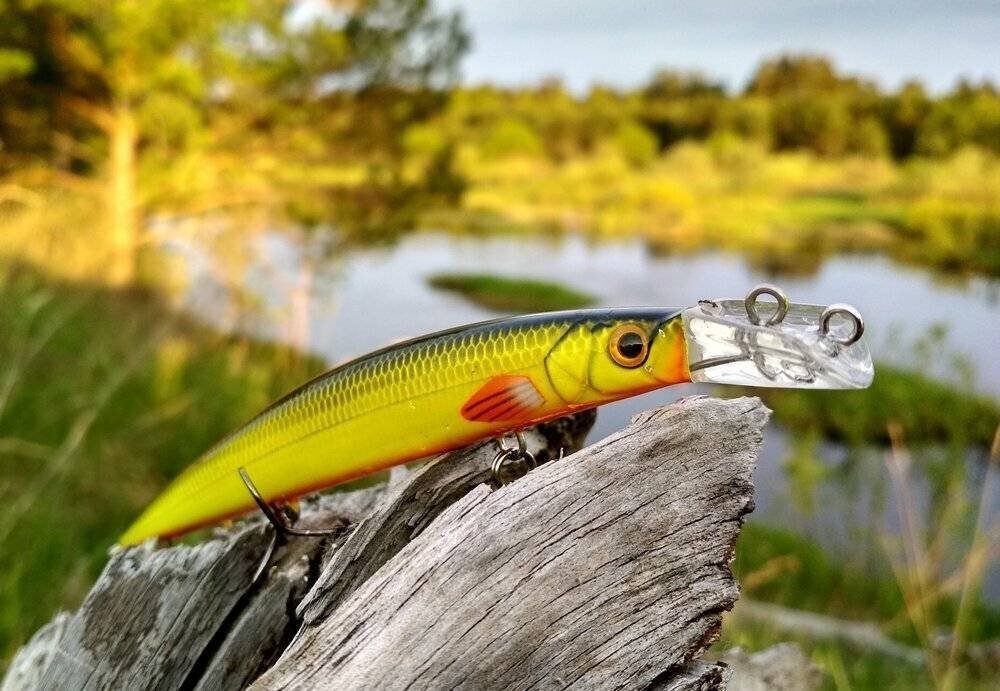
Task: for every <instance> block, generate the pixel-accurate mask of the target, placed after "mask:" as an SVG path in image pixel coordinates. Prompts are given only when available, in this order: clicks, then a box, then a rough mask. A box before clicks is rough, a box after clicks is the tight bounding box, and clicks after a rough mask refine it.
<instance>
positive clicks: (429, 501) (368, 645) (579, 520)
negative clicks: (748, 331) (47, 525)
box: [3, 397, 767, 691]
mask: <svg viewBox="0 0 1000 691" xmlns="http://www.w3.org/2000/svg"><path fill="white" fill-rule="evenodd" d="M591 419H592V418H591ZM766 419H767V411H766V409H765V408H764V407H763V406H762V405H761V404H760V402H759V401H758V400H756V399H736V400H728V401H724V400H717V399H710V398H701V397H699V398H691V399H685V400H683V401H680V402H678V403H676V404H674V405H671V406H668V407H666V408H662V409H659V410H655V411H652V412H648V413H644V414H642V415H639V416H638V417H637V418H636V419H635V420H634V421H633V422H632V424H631V425H630V426H629V427H628V428H626V429H625V430H623V431H622V432H620V433H618V434H616V435H614V436H612V437H610V438H608V439H606V440H604V441H601V442H599V443H597V444H595V445H593V446H591V447H588V448H587V449H584V450H583V451H580V452H578V453H575V454H572V455H569V456H567V457H565V458H563V459H561V460H558V461H556V462H552V463H545V464H543V465H542V466H541V467H539V468H538V469H537V470H534V471H532V472H530V473H528V474H527V475H526V476H525V477H522V478H520V479H518V480H517V481H515V482H513V483H511V484H509V485H506V486H504V487H502V488H500V489H496V490H493V489H491V488H489V487H488V486H486V485H484V484H483V481H484V480H485V479H486V478H487V476H488V467H489V462H490V460H491V459H492V455H493V449H492V447H491V446H490V445H480V446H477V447H474V448H471V449H467V450H465V451H462V452H459V453H457V454H452V455H451V456H450V457H445V458H443V459H440V460H438V461H435V462H432V463H429V464H427V465H425V466H423V467H422V468H420V469H419V470H417V471H414V472H410V473H408V474H407V473H396V474H395V475H394V478H393V481H391V482H390V483H388V484H387V485H384V486H380V487H375V488H371V489H366V490H361V491H357V492H350V493H341V494H335V495H328V496H324V497H322V498H321V499H319V500H318V501H313V502H311V503H309V504H308V505H307V506H306V508H305V511H304V513H303V522H304V523H305V524H307V525H318V524H323V525H328V524H330V522H331V521H334V520H337V521H340V522H342V523H344V524H347V525H349V527H348V528H347V529H345V531H344V532H343V533H342V534H341V535H339V536H338V537H337V538H335V539H329V540H324V541H315V540H305V539H299V540H294V541H293V542H291V543H290V544H289V545H287V546H286V547H285V548H284V549H283V550H282V551H281V552H280V553H279V555H278V558H277V560H276V562H275V563H274V564H273V565H272V566H271V568H270V570H269V572H268V576H267V578H266V579H265V580H264V582H262V583H259V584H257V585H256V586H253V587H252V586H251V584H250V582H249V581H250V575H249V574H251V573H252V571H253V569H254V568H255V567H256V564H257V559H258V558H259V556H260V554H261V550H262V549H263V546H264V543H265V538H266V531H265V529H264V528H263V527H262V526H261V525H260V524H259V522H251V523H249V524H244V525H242V526H240V527H237V528H235V529H232V530H229V531H225V532H221V533H220V535H219V537H217V538H216V539H214V540H211V541H208V542H205V543H203V544H200V545H197V546H193V547H191V546H178V547H173V548H170V549H154V548H153V546H152V545H147V546H144V547H141V548H136V549H130V550H124V551H121V552H118V553H116V554H115V555H113V556H112V559H111V562H110V563H109V565H108V567H107V569H106V570H105V572H104V574H103V575H102V577H101V579H100V580H99V581H98V583H97V585H95V587H94V589H93V590H92V591H91V593H90V595H89V596H88V597H87V599H86V601H85V602H84V604H83V606H82V607H81V609H80V610H79V611H78V612H77V613H76V614H74V615H60V616H59V617H57V618H56V620H54V621H53V622H52V623H51V624H49V625H48V626H47V627H45V628H44V629H42V631H40V632H39V633H38V634H37V635H36V637H35V638H34V639H33V640H32V641H31V642H30V643H29V644H28V645H27V646H25V648H24V649H23V650H22V651H21V652H20V653H19V654H18V656H17V658H16V659H15V661H14V663H13V665H12V667H11V669H10V670H9V672H8V675H7V678H6V679H5V681H4V684H3V689H4V691H9V690H13V689H21V688H103V687H109V686H110V687H126V686H127V687H150V688H151V687H182V688H205V689H208V688H212V689H215V688H224V689H228V688H243V687H244V686H246V685H247V684H249V683H251V682H253V686H254V688H258V689H284V688H335V689H344V688H389V689H394V688H404V687H414V688H452V687H459V688H505V689H506V688H515V689H528V688H555V687H563V686H575V687H578V688H619V687H627V688H635V687H639V688H643V687H644V688H657V689H667V688H669V689H694V688H721V687H723V686H724V684H725V681H726V678H727V675H728V670H727V668H726V667H725V666H724V665H720V664H716V663H710V662H703V661H699V660H698V659H697V658H698V656H699V655H700V654H701V653H702V652H703V651H704V650H705V649H706V648H707V647H708V646H709V645H710V644H711V643H712V642H713V641H714V639H715V637H716V636H717V633H718V630H719V627H720V624H721V616H722V613H723V612H724V611H726V610H728V609H729V608H731V607H732V605H733V604H734V602H735V601H736V598H737V594H738V589H737V586H736V584H735V583H734V581H733V579H732V575H731V573H730V571H729V568H728V565H729V561H730V559H731V556H732V550H733V546H734V544H735V541H736V538H737V536H738V534H739V529H740V525H741V523H742V519H743V516H744V515H745V514H746V513H747V512H749V511H750V510H752V506H753V501H752V489H753V488H752V484H751V474H752V471H753V467H754V464H755V460H756V456H757V452H758V450H759V447H760V443H761V435H762V432H761V430H762V428H763V425H764V423H765V421H766ZM588 425H589V422H588V421H587V420H584V421H583V422H582V423H581V422H580V420H579V419H576V420H575V421H574V420H573V419H570V421H569V422H566V421H565V420H564V421H559V422H557V423H555V424H550V425H547V426H545V428H544V429H543V434H542V436H541V437H539V436H538V435H536V436H535V437H534V442H533V444H534V448H535V449H536V450H538V452H539V454H540V455H541V456H543V457H551V456H557V455H558V449H559V447H567V446H570V447H572V446H573V445H574V442H576V441H578V440H579V439H580V438H581V437H582V433H583V432H584V431H585V428H586V427H587V426H588Z"/></svg>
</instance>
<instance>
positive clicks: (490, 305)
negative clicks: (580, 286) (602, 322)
mask: <svg viewBox="0 0 1000 691" xmlns="http://www.w3.org/2000/svg"><path fill="white" fill-rule="evenodd" d="M427 283H428V284H429V285H430V286H431V287H432V288H436V289H438V290H445V291H448V292H452V293H458V294H459V295H461V296H463V297H464V298H466V299H467V300H469V301H470V302H473V303H475V304H477V305H479V306H481V307H485V308H487V309H491V310H494V311H496V312H547V311H550V310H568V309H579V308H581V307H587V306H588V305H591V304H593V303H594V296H592V295H587V294H586V293H582V292H580V291H577V290H573V289H572V288H567V287H566V286H562V285H559V284H558V283H552V282H549V281H538V280H531V279H523V278H511V277H508V276H496V275H492V274H435V275H434V276H431V277H430V278H429V279H428V280H427Z"/></svg>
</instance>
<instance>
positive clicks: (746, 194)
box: [430, 140, 1000, 275]
mask: <svg viewBox="0 0 1000 691" xmlns="http://www.w3.org/2000/svg"><path fill="white" fill-rule="evenodd" d="M458 161H459V170H460V171H461V175H462V176H463V177H464V179H466V181H467V189H466V192H465V195H464V198H463V202H462V206H461V209H460V210H459V211H458V212H450V213H446V214H443V215H440V214H439V215H436V216H432V217H430V221H431V222H433V223H436V224H438V225H446V226H449V227H452V228H456V229H463V228H467V227H478V226H479V225H482V220H481V219H492V220H491V221H490V224H489V225H491V226H498V225H499V226H502V225H504V224H503V223H500V221H499V220H498V219H504V220H505V221H506V224H507V227H508V228H518V227H519V228H523V229H528V230H531V229H538V228H563V229H570V230H581V231H583V232H586V233H588V234H591V235H593V236H595V237H634V236H640V237H644V238H646V239H647V240H648V241H649V242H650V244H651V245H652V246H653V247H655V248H658V249H660V250H661V251H665V252H674V253H676V252H692V251H697V250H704V249H706V248H711V249H723V250H727V251H733V252H739V253H741V254H744V255H746V256H747V257H748V258H749V259H750V260H751V261H752V262H753V263H754V264H756V265H758V266H760V267H763V268H767V269H771V270H776V271H781V272H786V273H792V274H797V273H798V274H802V273H805V274H807V273H810V272H812V271H815V270H816V269H817V268H818V266H819V264H820V263H821V260H822V259H823V258H824V257H826V256H829V255H831V254H835V253H838V252H859V251H860V252H883V253H887V254H890V255H892V256H894V257H895V258H897V259H898V260H899V261H903V262H908V263H916V264H920V265H924V266H932V267H935V268H937V269H940V270H943V271H948V272H957V273H985V274H989V275H998V274H1000V197H998V195H997V190H998V189H1000V160H998V159H997V157H995V156H994V155H992V154H988V153H985V152H982V151H978V150H975V149H968V150H964V151H961V152H958V153H957V154H955V155H954V156H952V157H950V158H948V159H943V160H914V161H911V162H909V163H906V164H897V163H893V162H891V161H887V160H884V159H878V158H862V157H854V158H840V159H824V158H819V157H816V156H814V155H812V154H808V153H804V152H786V153H768V152H766V151H765V150H763V149H761V148H759V147H756V146H754V145H753V144H752V143H747V142H742V141H739V140H723V141H717V142H708V143H706V144H698V143H682V144H679V145H676V146H674V147H673V148H671V149H669V150H668V151H666V152H664V153H663V154H662V155H660V156H658V157H655V158H653V159H651V160H650V161H649V162H647V163H646V164H644V165H642V166H635V165H632V164H630V163H629V161H628V159H627V158H626V157H625V156H623V155H621V154H620V153H617V152H615V151H613V150H607V151H602V152H597V153H594V154H593V155H590V156H587V157H583V156H580V157H576V158H572V159H569V160H566V161H563V162H560V163H554V162H552V161H549V160H546V159H542V158H538V157H531V156H527V155H524V154H520V155H516V156H514V155H512V156H508V157H506V158H503V159H499V160H497V159H489V158H485V157H483V156H482V155H481V154H480V153H479V152H477V151H476V150H473V149H468V150H464V152H463V154H462V155H461V156H459V157H458Z"/></svg>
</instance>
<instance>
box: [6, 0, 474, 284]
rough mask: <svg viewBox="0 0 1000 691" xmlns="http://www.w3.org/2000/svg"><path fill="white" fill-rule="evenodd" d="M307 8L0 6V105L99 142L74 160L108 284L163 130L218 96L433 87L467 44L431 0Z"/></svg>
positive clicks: (9, 1)
mask: <svg viewBox="0 0 1000 691" xmlns="http://www.w3.org/2000/svg"><path fill="white" fill-rule="evenodd" d="M0 2H3V0H0ZM310 7H312V8H314V9H313V10H312V12H311V14H310V15H309V16H306V17H303V16H302V4H301V3H298V2H295V0H200V1H199V2H190V1H189V0H94V1H93V2H83V1H81V0H6V2H3V4H0V11H2V13H3V14H2V17H3V22H0V24H2V26H3V28H2V29H0V39H2V45H4V46H5V48H4V52H3V53H0V80H2V79H4V77H6V81H5V82H3V88H4V90H5V94H6V93H10V94H12V95H13V96H14V97H15V99H12V100H11V101H8V99H5V102H4V103H3V105H2V106H0V108H2V109H4V110H7V111H8V112H9V111H10V110H12V109H15V108H21V109H31V110H32V111H34V112H35V113H36V116H38V117H40V118H41V119H42V120H44V121H45V122H43V124H42V127H41V128H40V130H41V131H46V130H50V131H58V130H60V129H62V130H64V131H66V132H68V133H70V134H71V135H72V136H73V137H76V138H80V137H87V136H90V137H94V136H96V138H97V139H98V140H99V141H101V143H102V146H101V147H100V154H98V156H97V160H95V161H88V162H87V164H89V165H92V166H93V167H94V168H96V169H98V170H100V171H102V172H103V173H104V175H105V180H106V182H107V185H106V188H107V199H108V219H109V220H108V239H109V246H110V248H111V256H110V260H109V264H108V267H109V269H108V279H109V281H110V282H111V283H113V284H123V283H127V282H129V281H131V280H133V278H134V273H135V261H136V252H137V249H138V247H139V244H140V232H139V229H140V226H141V220H140V218H139V213H140V208H139V203H138V195H137V181H136V170H137V159H138V157H139V156H140V154H141V153H142V148H143V145H144V144H145V143H146V142H148V141H149V140H150V138H153V137H162V135H163V132H162V126H163V124H164V123H165V122H168V123H170V124H172V125H173V126H175V128H179V129H181V130H183V129H184V128H190V127H198V126H199V125H201V124H202V123H203V122H204V121H205V119H206V117H207V114H208V113H209V112H210V111H211V109H212V108H213V107H215V106H217V105H219V103H220V102H221V101H226V100H228V101H230V102H231V103H232V102H239V101H240V99H241V98H242V99H244V100H242V103H254V104H261V103H267V104H268V107H273V104H275V103H281V102H284V103H288V102H290V101H291V102H294V103H301V102H302V101H304V100H309V99H316V98H318V97H319V96H321V95H322V94H323V93H325V92H329V91H331V90H337V89H348V90H364V89H367V88H371V87H373V86H376V85H385V84H399V85H417V84H428V83H433V82H434V81H435V80H438V81H440V80H444V79H447V77H448V76H449V75H451V74H453V73H454V68H455V65H456V63H457V59H458V56H459V55H461V52H462V51H463V50H464V48H465V46H466V45H467V39H466V38H465V34H464V32H463V31H462V27H461V22H460V18H459V16H458V15H456V14H445V15H441V14H438V13H436V12H435V10H434V7H433V5H432V3H431V2H430V0H361V1H352V0H329V1H328V2H325V3H321V4H319V5H316V4H311V5H310ZM13 100H16V101H18V102H16V103H15V102H12V101H13ZM2 121H3V118H0V122H2ZM81 130H82V131H81ZM0 135H2V130H0Z"/></svg>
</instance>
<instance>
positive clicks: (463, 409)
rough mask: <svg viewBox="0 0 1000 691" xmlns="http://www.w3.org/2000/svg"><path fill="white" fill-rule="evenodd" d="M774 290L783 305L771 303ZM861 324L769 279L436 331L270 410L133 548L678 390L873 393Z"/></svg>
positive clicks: (134, 539)
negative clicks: (677, 299)
mask: <svg viewBox="0 0 1000 691" xmlns="http://www.w3.org/2000/svg"><path fill="white" fill-rule="evenodd" d="M764 294H769V295H771V296H773V297H774V298H775V299H776V302H771V301H759V300H758V298H759V297H760V296H761V295H764ZM863 330H864V324H863V321H862V319H861V316H860V314H858V312H857V311H856V310H855V309H854V308H852V307H850V306H847V305H839V304H838V305H830V306H829V307H823V306H819V305H805V304H789V302H788V300H787V298H785V296H784V294H783V293H781V291H780V290H778V289H776V288H774V287H773V286H766V285H765V286H759V287H757V288H756V289H754V290H753V291H751V292H750V294H748V295H747V297H746V299H745V300H704V301H702V302H700V303H698V304H697V305H696V306H694V307H690V308H688V309H683V310H673V309H658V308H629V309H597V310H580V311H569V312H552V313H547V314H538V315H532V316H524V317H514V318H510V319H498V320H494V321H488V322H482V323H479V324H473V325H470V326H463V327H459V328H456V329H451V330H448V331H442V332H440V333H436V334H431V335H429V336H423V337H421V338H417V339H414V340H411V341H407V342H405V343H399V344H396V345H393V346H389V347H388V348H384V349H382V350H379V351H376V352H373V353H370V354H368V355H365V356H363V357H361V358H358V359H357V360H354V361H352V362H349V363H347V364H344V365H341V366H340V367H337V368H336V369H333V370H331V371H330V372H327V373H326V374H323V375H321V376H320V377H317V378H316V379H314V380H312V381H310V382H308V383H306V384H304V385H303V386H301V387H300V388H298V389H296V390H295V391H293V392H291V393H290V394H288V395H287V396H285V397H284V398H282V399H281V400H279V401H277V402H276V403H274V404H273V405H271V406H270V407H269V408H267V409H266V410H264V411H263V412H261V413H260V414H259V415H257V416H256V417H255V418H254V419H253V420H251V421H250V422H249V423H247V424H246V425H245V426H244V427H242V428H241V429H239V430H237V431H236V432H234V433H232V434H231V435H229V436H228V437H226V438H225V439H223V440H222V441H221V442H219V443H218V444H217V445H216V446H215V447H214V448H212V449H210V450H209V451H208V452H207V453H205V455H204V456H203V457H202V458H201V459H200V460H198V461H197V462H196V463H194V464H193V465H191V466H190V467H189V468H188V469H187V470H185V471H184V472H183V473H182V474H181V475H180V476H179V477H178V478H177V479H176V480H174V482H173V483H172V484H171V485H170V486H169V487H168V488H167V489H166V490H165V491H164V492H163V494H162V495H160V497H159V498H157V499H156V500H155V501H154V502H153V503H152V504H151V505H150V506H149V508H148V509H147V510H146V511H145V513H143V514H142V515H141V516H140V518H139V519H138V520H137V521H136V522H135V524H134V525H132V527H131V528H129V529H128V531H127V532H126V533H125V534H124V535H123V536H122V537H121V539H120V543H121V544H124V545H129V544H136V543H139V542H142V541H143V540H145V539H147V538H150V537H172V536H177V535H180V534H183V533H186V532H188V531H190V530H193V529H195V528H198V527H202V526H206V525H211V524H214V523H217V522H220V521H222V520H224V519H226V518H231V517H235V516H238V515H241V514H244V513H246V512H247V511H249V510H251V509H253V508H254V501H255V499H256V500H257V503H258V505H259V506H260V508H262V509H265V512H266V510H267V507H268V505H269V504H270V505H274V504H276V503H278V502H283V501H287V500H291V499H293V498H295V497H298V496H301V495H303V494H306V493H308V492H311V491H314V490H318V489H322V488H326V487H330V486H333V485H337V484H340V483H342V482H346V481H348V480H351V479H354V478H358V477H361V476H364V475H368V474H369V473H374V472H376V471H378V470H382V469H385V468H388V467H391V466H395V465H398V464H401V463H405V462H407V461H411V460H414V459H418V458H423V457H426V456H430V455H432V454H437V453H441V452H444V451H449V450H453V449H457V448H459V447H462V446H465V445H468V444H470V443H472V442H475V441H477V440H481V439H488V438H500V437H501V436H503V435H504V434H507V433H509V432H511V431H516V430H521V429H524V428H526V427H529V426H531V425H534V424H537V423H539V422H542V421H544V420H549V419H552V418H555V417H559V416H562V415H566V414H568V413H572V412H574V411H578V410H582V409H585V408H592V407H594V406H599V405H603V404H605V403H609V402H611V401H617V400H620V399H623V398H627V397H630V396H636V395H638V394H641V393H645V392H647V391H651V390H653V389H658V388H661V387H665V386H670V385H672V384H679V383H683V382H690V381H694V382H710V383H718V384H738V385H748V386H777V387H786V388H816V389H854V388H864V387H866V386H868V385H869V384H870V383H871V381H872V377H873V376H874V369H873V366H872V360H871V355H870V354H869V351H868V348H867V347H866V345H865V344H864V342H862V341H861V335H862V332H863ZM241 476H242V478H241ZM250 476H252V478H253V482H254V483H255V484H251V483H250V482H248V481H247V478H248V477H250ZM258 487H259V488H260V489H259V490H258V489H257V488H258ZM248 488H249V489H250V490H251V492H249V493H248V491H247V490H248ZM268 515H269V517H270V516H271V514H268Z"/></svg>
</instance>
